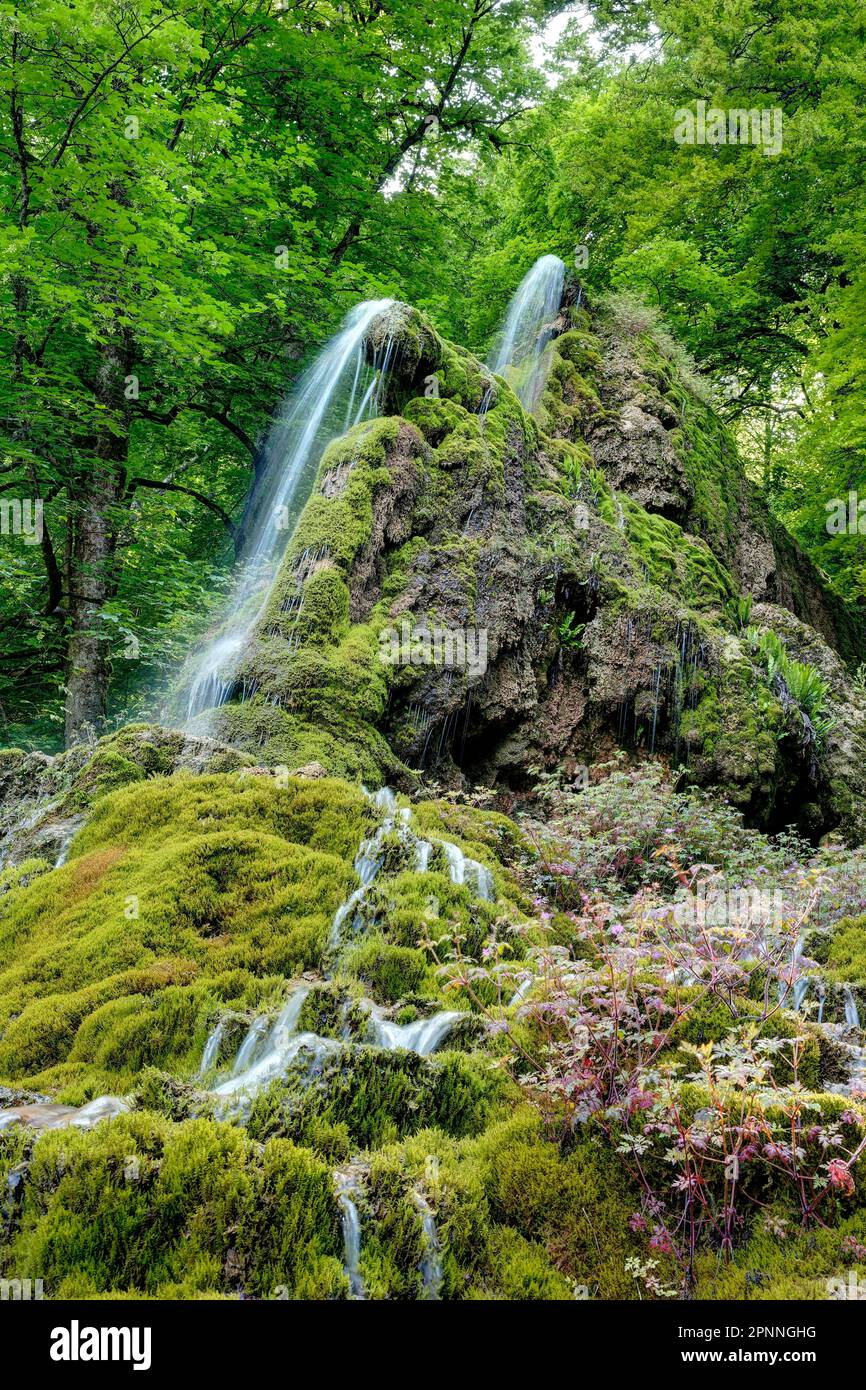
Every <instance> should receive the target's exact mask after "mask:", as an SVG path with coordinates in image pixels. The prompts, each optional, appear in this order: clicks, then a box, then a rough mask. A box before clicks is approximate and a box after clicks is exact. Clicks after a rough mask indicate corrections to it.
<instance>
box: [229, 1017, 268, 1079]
mask: <svg viewBox="0 0 866 1390" xmlns="http://www.w3.org/2000/svg"><path fill="white" fill-rule="evenodd" d="M268 1031H269V1025H268V1020H267V1019H266V1018H254V1019H253V1021H252V1023H251V1024H250V1026H249V1028H248V1029H247V1034H246V1037H245V1038H244V1040H243V1042H242V1043H241V1045H240V1048H239V1049H238V1055H237V1057H236V1058H235V1064H234V1066H233V1068H232V1076H240V1075H241V1074H242V1073H243V1072H245V1071H247V1070H249V1068H250V1067H251V1066H252V1063H253V1060H254V1059H255V1057H256V1056H257V1055H258V1053H259V1052H260V1051H261V1048H262V1045H263V1043H264V1040H265V1037H266V1036H267V1033H268Z"/></svg>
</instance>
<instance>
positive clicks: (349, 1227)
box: [334, 1172, 367, 1299]
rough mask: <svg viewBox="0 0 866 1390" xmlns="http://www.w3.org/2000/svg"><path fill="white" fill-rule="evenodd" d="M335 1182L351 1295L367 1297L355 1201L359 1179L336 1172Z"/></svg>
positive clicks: (344, 1262)
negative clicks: (362, 1274) (361, 1266)
mask: <svg viewBox="0 0 866 1390" xmlns="http://www.w3.org/2000/svg"><path fill="white" fill-rule="evenodd" d="M334 1183H335V1186H336V1188H337V1203H338V1205H339V1208H340V1214H341V1217H342V1222H343V1268H344V1270H345V1272H346V1277H347V1279H348V1280H349V1297H350V1298H357V1299H362V1298H366V1297H367V1293H366V1290H365V1288H364V1281H363V1279H362V1278H361V1271H360V1264H361V1216H360V1213H359V1211H358V1204H357V1202H356V1201H355V1198H356V1196H357V1195H358V1181H357V1178H356V1177H355V1176H354V1175H353V1174H352V1173H341V1172H336V1173H335V1174H334Z"/></svg>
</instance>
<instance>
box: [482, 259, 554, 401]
mask: <svg viewBox="0 0 866 1390" xmlns="http://www.w3.org/2000/svg"><path fill="white" fill-rule="evenodd" d="M564 281H565V266H564V265H563V263H562V261H561V260H560V259H559V257H558V256H541V257H540V258H539V259H538V260H537V261H536V262H535V265H534V266H533V267H532V269H531V270H530V271H529V273H528V274H527V275H525V276H524V277H523V279H522V280H521V282H520V284H519V285H518V287H517V290H516V292H515V294H514V297H513V299H512V300H511V303H510V305H509V307H508V314H507V316H506V319H505V326H504V328H503V330H502V336H501V338H500V340H499V344H498V347H497V348H496V350H495V351H494V352H493V353H492V354H491V356H490V357H489V358H488V366H489V367H490V368H491V370H492V371H494V372H496V373H497V374H498V375H499V376H505V377H507V378H509V379H510V381H511V384H512V386H513V389H514V391H515V393H516V394H517V396H519V398H520V401H521V403H522V404H523V405H524V406H525V407H526V409H527V410H534V409H535V407H536V406H537V404H538V402H539V400H540V398H541V393H542V391H543V390H544V384H545V381H546V380H547V371H548V353H547V346H548V344H549V342H550V340H551V338H552V336H553V325H554V323H555V320H556V317H557V314H558V313H559V307H560V304H561V302H562V287H563V283H564ZM509 368H510V369H511V370H510V371H509V370H508V369H509Z"/></svg>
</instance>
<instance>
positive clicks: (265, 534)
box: [180, 299, 393, 724]
mask: <svg viewBox="0 0 866 1390" xmlns="http://www.w3.org/2000/svg"><path fill="white" fill-rule="evenodd" d="M392 303H393V301H392V300H389V299H377V300H368V301H366V302H365V303H363V304H359V305H358V306H357V307H356V308H354V309H353V310H352V311H351V312H350V313H349V314H348V315H347V316H346V319H345V320H344V323H343V327H342V328H341V330H340V332H339V333H338V334H337V335H336V336H335V337H334V338H332V339H331V341H330V342H329V343H328V344H327V345H326V346H325V347H324V348H323V349H322V351H321V352H320V353H319V355H318V357H317V358H316V360H315V361H314V362H313V364H312V366H311V367H310V368H309V369H308V370H307V371H306V372H305V373H304V374H303V376H302V377H301V379H300V381H299V382H298V383H297V386H296V387H295V389H294V390H293V391H292V393H291V395H290V396H289V398H288V401H287V403H286V405H285V407H284V409H283V411H282V414H281V416H280V418H279V420H278V421H277V422H276V424H275V425H274V426H273V428H272V430H271V432H270V435H269V437H268V441H267V444H266V446H265V451H264V467H263V471H262V474H261V477H262V481H261V483H260V484H259V486H258V489H257V495H256V499H255V501H254V504H253V507H252V510H251V513H250V516H249V518H248V523H247V528H246V529H247V534H248V537H249V540H248V542H247V545H246V547H245V550H244V552H243V554H242V555H241V556H240V558H239V564H238V568H237V573H236V576H235V580H234V583H233V586H232V590H231V594H230V598H229V600H228V603H227V605H226V619H225V621H224V624H223V626H222V629H221V630H220V631H219V632H218V633H217V634H215V635H214V636H213V637H212V638H211V640H210V641H208V642H206V643H205V644H204V645H203V646H202V647H200V648H199V649H198V650H197V651H195V652H194V653H193V654H192V655H191V656H190V658H189V659H188V661H187V663H186V666H185V668H184V670H183V672H182V673H181V680H180V685H181V690H182V691H183V692H185V695H186V700H185V708H184V715H185V719H186V722H187V724H189V723H190V722H191V721H192V720H193V719H195V718H196V717H197V716H199V715H201V714H203V712H204V711H206V710H210V709H214V708H216V707H218V706H219V705H221V704H223V703H224V702H225V701H226V700H227V699H228V698H229V697H230V695H231V694H232V692H233V690H234V687H235V673H236V670H237V666H238V662H239V659H240V656H241V654H242V652H243V649H244V646H245V643H246V641H247V639H248V637H249V635H250V633H251V631H252V630H253V629H254V628H255V626H256V623H257V622H258V620H259V618H260V617H261V614H262V611H263V609H264V607H265V605H266V603H267V600H268V596H269V594H270V591H271V588H272V585H273V582H274V579H275V578H276V575H277V572H278V570H279V566H280V561H281V560H282V557H283V554H284V553H285V549H286V546H287V544H288V541H289V539H290V537H291V535H292V532H293V530H294V525H295V522H296V520H297V517H298V514H299V512H300V510H301V507H302V506H303V504H304V502H305V501H306V499H307V496H308V494H309V491H310V488H311V486H312V483H313V479H314V477H315V471H316V468H317V467H318V464H319V460H320V458H321V456H322V453H323V451H324V449H325V447H326V445H327V444H328V443H329V442H330V441H331V440H332V439H334V438H336V437H337V436H338V435H340V434H343V433H345V431H346V429H348V428H350V427H351V426H352V425H353V424H357V423H359V422H360V421H361V420H363V419H366V418H370V417H371V416H373V415H375V414H376V413H377V411H378V403H379V395H380V385H381V380H382V377H383V375H384V372H385V370H387V366H388V364H389V361H390V355H391V350H392V344H391V342H390V341H386V344H385V346H384V348H383V350H382V355H381V360H379V361H377V362H375V363H373V364H372V365H369V364H368V363H367V361H366V356H365V348H364V340H365V335H366V334H367V331H368V329H369V328H370V325H371V324H372V322H373V320H374V319H375V318H376V316H377V315H378V314H381V313H383V312H384V311H385V310H386V309H388V308H390V307H391V305H392Z"/></svg>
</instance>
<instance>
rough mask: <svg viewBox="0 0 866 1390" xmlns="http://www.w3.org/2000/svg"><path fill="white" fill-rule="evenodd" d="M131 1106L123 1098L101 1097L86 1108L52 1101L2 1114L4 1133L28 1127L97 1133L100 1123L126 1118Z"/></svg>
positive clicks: (21, 1106)
mask: <svg viewBox="0 0 866 1390" xmlns="http://www.w3.org/2000/svg"><path fill="white" fill-rule="evenodd" d="M128 1110H129V1104H128V1102H127V1101H125V1100H123V1099H122V1098H121V1097H120V1096H97V1097H96V1099H95V1100H91V1101H88V1102H87V1104H86V1105H81V1106H75V1105H56V1104H54V1102H52V1101H37V1102H34V1103H33V1104H28V1105H15V1106H12V1107H11V1108H10V1109H8V1110H0V1133H2V1131H3V1130H4V1129H9V1128H10V1126H12V1125H28V1126H29V1127H30V1128H31V1129H36V1130H40V1131H41V1130H48V1129H67V1128H68V1127H72V1128H73V1129H93V1126H94V1125H96V1124H98V1123H99V1121H100V1120H111V1119H114V1117H115V1116H116V1115H125V1114H126V1112H127V1111H128Z"/></svg>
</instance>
